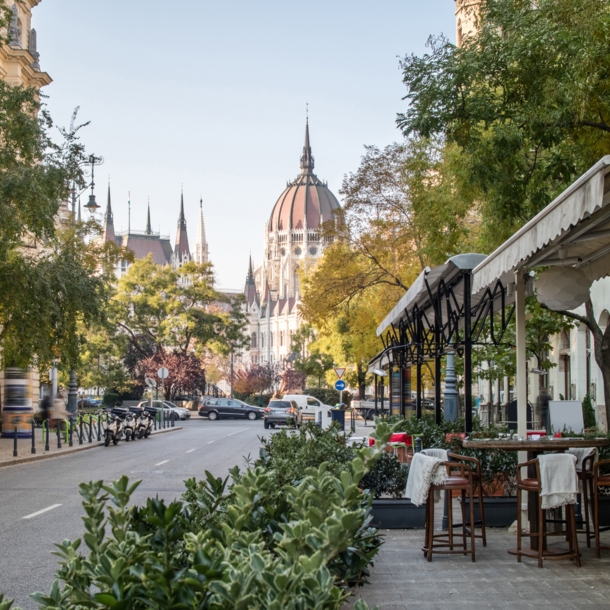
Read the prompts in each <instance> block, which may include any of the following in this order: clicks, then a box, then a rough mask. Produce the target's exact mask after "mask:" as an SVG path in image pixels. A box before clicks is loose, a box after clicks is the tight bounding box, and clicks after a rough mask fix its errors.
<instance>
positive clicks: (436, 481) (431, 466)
mask: <svg viewBox="0 0 610 610" xmlns="http://www.w3.org/2000/svg"><path fill="white" fill-rule="evenodd" d="M441 463H442V460H439V459H438V458H435V457H429V456H427V455H423V454H421V453H416V454H415V455H414V456H413V459H412V460H411V466H410V467H409V478H408V479H407V488H406V490H405V497H406V498H409V499H410V500H411V502H413V504H415V506H421V505H422V504H425V502H426V500H427V499H428V492H429V491H430V485H442V484H443V483H444V482H445V481H446V480H447V470H446V468H445V467H444V466H440V464H441Z"/></svg>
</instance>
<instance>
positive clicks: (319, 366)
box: [286, 324, 334, 387]
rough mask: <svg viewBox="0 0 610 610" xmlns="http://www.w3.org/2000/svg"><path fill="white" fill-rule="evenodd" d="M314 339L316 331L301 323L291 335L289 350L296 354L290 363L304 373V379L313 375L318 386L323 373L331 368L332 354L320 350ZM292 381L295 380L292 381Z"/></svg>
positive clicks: (296, 369)
mask: <svg viewBox="0 0 610 610" xmlns="http://www.w3.org/2000/svg"><path fill="white" fill-rule="evenodd" d="M316 339H317V336H316V332H315V331H314V329H313V328H312V326H311V325H310V324H302V325H301V327H300V328H299V329H298V330H297V331H296V332H295V333H294V334H293V335H292V343H291V350H292V353H293V354H294V355H295V356H296V357H295V359H294V361H293V363H292V365H293V368H294V370H295V371H298V372H300V373H302V374H303V375H304V378H305V379H306V378H307V377H314V378H315V379H316V381H317V384H318V387H320V385H321V383H322V379H323V378H324V374H325V373H326V371H328V370H330V369H332V368H333V364H334V362H333V358H332V356H330V355H329V354H325V353H323V352H321V351H320V348H319V346H318V345H317V344H316V343H315V341H316ZM294 379H295V380H296V379H297V377H296V376H295V377H294ZM286 383H287V382H286ZM291 383H292V382H291ZM294 383H295V384H296V383H297V382H296V381H294ZM303 383H304V381H303Z"/></svg>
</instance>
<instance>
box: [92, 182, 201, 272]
mask: <svg viewBox="0 0 610 610" xmlns="http://www.w3.org/2000/svg"><path fill="white" fill-rule="evenodd" d="M199 206H200V207H199V227H198V231H197V241H196V243H195V253H194V254H191V250H190V247H189V239H188V233H187V224H186V216H185V214H184V193H182V194H181V196H180V212H179V214H178V226H177V229H176V240H175V242H174V247H172V244H171V241H170V237H169V235H161V234H160V233H156V232H154V231H153V230H152V224H151V220H150V204H149V205H148V212H147V218H146V229H145V230H144V231H136V230H132V229H131V218H130V222H129V227H128V229H127V231H124V232H120V233H117V232H115V230H114V216H113V213H112V200H111V194H110V185H108V200H107V203H106V212H105V213H104V222H103V224H104V232H103V235H102V239H103V240H104V242H108V241H113V242H114V243H116V244H117V245H118V246H119V247H121V248H126V249H128V250H131V251H132V252H133V255H134V258H136V259H144V258H146V257H147V256H149V255H150V256H152V260H153V262H154V263H155V265H172V266H173V267H180V266H182V265H183V264H184V263H187V262H189V261H191V260H194V261H195V262H198V263H203V262H206V263H207V262H209V254H208V243H207V240H206V236H205V226H204V222H203V201H200V203H199ZM130 216H131V214H130ZM128 268H129V262H128V261H126V260H123V261H121V262H120V263H119V265H118V267H117V270H116V274H117V277H121V276H122V275H124V274H125V273H126V272H127V269H128Z"/></svg>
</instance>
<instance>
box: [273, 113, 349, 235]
mask: <svg viewBox="0 0 610 610" xmlns="http://www.w3.org/2000/svg"><path fill="white" fill-rule="evenodd" d="M313 168H314V159H313V156H312V154H311V146H310V144H309V122H308V123H307V125H306V127H305V146H304V147H303V155H302V156H301V173H300V174H299V176H298V177H297V178H296V180H294V181H293V182H289V183H288V185H287V186H286V189H285V190H284V192H283V193H282V194H281V195H280V197H279V199H278V200H277V202H276V204H275V206H274V207H273V211H272V212H271V217H270V218H269V232H270V233H271V232H273V231H294V230H296V231H298V230H305V229H319V228H320V226H321V225H322V223H323V222H326V221H327V220H330V219H331V218H332V216H333V212H334V211H336V210H339V209H341V205H340V204H339V201H338V200H337V198H336V197H335V196H334V195H333V193H332V191H331V190H330V189H329V188H328V185H327V184H326V182H322V181H321V180H320V179H319V178H318V177H317V176H316V175H315V174H314V173H313Z"/></svg>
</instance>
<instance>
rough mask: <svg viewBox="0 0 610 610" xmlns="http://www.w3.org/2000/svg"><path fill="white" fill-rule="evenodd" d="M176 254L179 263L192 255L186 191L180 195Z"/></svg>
mask: <svg viewBox="0 0 610 610" xmlns="http://www.w3.org/2000/svg"><path fill="white" fill-rule="evenodd" d="M174 256H175V257H176V262H177V263H178V264H181V263H183V262H185V261H186V260H188V259H189V258H190V257H191V251H190V249H189V236H188V234H187V232H186V218H185V216H184V191H183V192H182V194H181V195H180V216H179V218H178V230H177V231H176V246H175V248H174Z"/></svg>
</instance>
